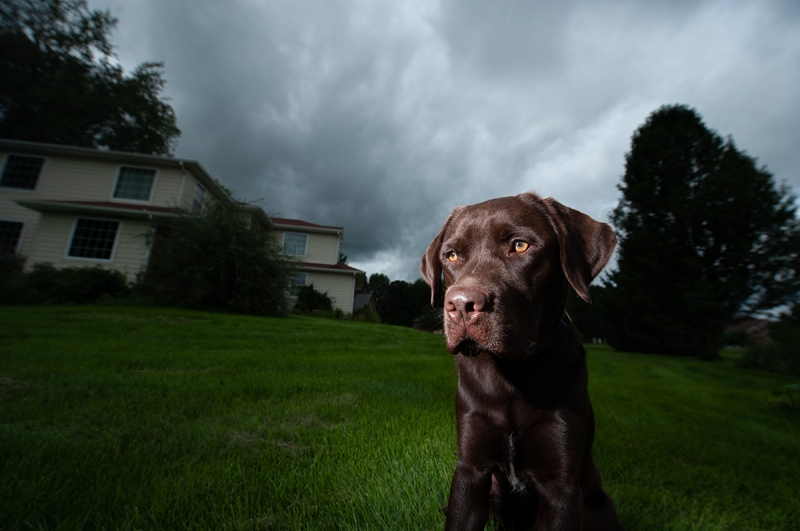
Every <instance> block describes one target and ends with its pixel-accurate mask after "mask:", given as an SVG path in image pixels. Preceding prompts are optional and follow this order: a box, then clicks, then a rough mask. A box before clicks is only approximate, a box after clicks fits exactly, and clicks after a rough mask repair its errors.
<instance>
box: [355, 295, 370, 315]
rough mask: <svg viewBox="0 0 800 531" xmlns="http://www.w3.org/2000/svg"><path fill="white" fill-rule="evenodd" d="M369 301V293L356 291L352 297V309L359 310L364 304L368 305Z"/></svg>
mask: <svg viewBox="0 0 800 531" xmlns="http://www.w3.org/2000/svg"><path fill="white" fill-rule="evenodd" d="M371 301H372V294H371V293H356V296H355V298H354V299H353V311H356V310H360V309H361V308H363V307H364V306H370V302H371Z"/></svg>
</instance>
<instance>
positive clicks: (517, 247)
mask: <svg viewBox="0 0 800 531" xmlns="http://www.w3.org/2000/svg"><path fill="white" fill-rule="evenodd" d="M528 247H530V245H529V244H528V242H524V241H522V240H514V252H515V253H524V252H525V251H527V250H528Z"/></svg>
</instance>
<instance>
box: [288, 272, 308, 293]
mask: <svg viewBox="0 0 800 531" xmlns="http://www.w3.org/2000/svg"><path fill="white" fill-rule="evenodd" d="M307 282H308V274H307V273H295V274H294V275H292V278H291V280H290V281H289V296H290V297H297V295H298V294H299V293H300V288H302V287H303V286H305V285H306V283H307Z"/></svg>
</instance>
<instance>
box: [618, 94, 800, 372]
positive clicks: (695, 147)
mask: <svg viewBox="0 0 800 531" xmlns="http://www.w3.org/2000/svg"><path fill="white" fill-rule="evenodd" d="M619 189H620V191H621V192H622V198H621V199H620V202H619V204H618V205H617V207H616V208H615V209H614V211H613V214H612V221H613V223H614V226H615V228H616V230H617V235H618V236H619V247H618V249H619V255H618V269H617V270H616V271H614V272H613V273H612V274H611V275H610V276H609V279H608V283H607V287H608V288H609V289H608V290H606V292H605V295H606V297H605V299H606V300H605V301H604V304H605V308H606V312H607V314H606V326H607V331H608V340H609V343H610V344H611V345H612V346H614V347H616V348H619V349H624V350H635V351H641V352H655V353H664V354H678V355H696V356H699V357H702V358H713V357H715V356H716V355H717V351H718V350H719V347H720V346H721V338H722V333H723V329H724V327H725V325H727V324H728V323H730V322H731V320H732V319H734V318H736V317H740V316H744V315H748V314H753V313H758V312H763V311H765V310H768V309H771V308H775V307H777V306H781V305H784V304H787V303H789V302H791V301H793V300H795V299H796V297H797V294H798V291H800V276H798V272H800V256H799V253H800V225H798V220H797V216H796V207H795V196H794V195H793V194H792V193H790V190H789V188H788V187H787V186H786V185H785V184H783V185H781V186H776V185H775V183H774V181H773V177H772V175H771V174H770V173H769V172H768V171H767V170H766V169H765V168H758V167H757V166H756V161H755V159H753V158H751V157H749V156H748V155H747V154H745V153H743V152H741V151H739V150H738V149H737V148H736V146H735V145H734V143H733V140H732V139H731V138H728V139H727V140H723V139H722V138H720V137H719V136H718V135H717V134H716V133H714V132H712V131H710V130H709V129H707V128H706V126H705V124H704V123H703V121H702V119H701V118H700V116H699V115H698V114H697V113H696V111H694V110H693V109H690V108H688V107H686V106H683V105H674V106H665V107H662V108H660V109H658V110H657V111H656V112H654V113H653V114H651V115H650V117H649V118H648V119H647V121H646V122H645V123H644V125H642V126H641V127H639V129H638V130H637V131H636V132H635V133H634V135H633V139H632V142H631V151H630V152H629V153H628V154H627V155H626V161H625V175H624V176H623V178H622V183H621V184H620V185H619Z"/></svg>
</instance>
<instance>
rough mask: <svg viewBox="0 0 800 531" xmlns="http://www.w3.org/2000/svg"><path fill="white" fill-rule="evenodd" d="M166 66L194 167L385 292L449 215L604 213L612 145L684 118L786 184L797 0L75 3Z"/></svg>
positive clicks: (794, 114) (793, 154)
mask: <svg viewBox="0 0 800 531" xmlns="http://www.w3.org/2000/svg"><path fill="white" fill-rule="evenodd" d="M89 5H90V7H91V8H93V9H98V8H99V9H109V10H110V11H111V14H112V15H114V16H115V17H117V18H118V19H119V24H118V26H117V29H116V31H115V32H114V34H113V35H112V42H113V43H114V44H115V46H116V52H117V54H118V57H119V60H120V62H121V63H122V65H123V67H125V69H126V71H130V70H132V69H133V68H134V67H135V66H136V65H138V64H140V63H142V62H145V61H163V62H164V63H165V67H166V70H165V77H166V80H167V86H166V89H165V95H166V96H167V97H169V98H171V104H172V106H173V107H174V109H175V112H176V114H177V117H178V126H179V127H180V129H181V131H182V135H181V137H180V139H179V142H178V147H177V150H176V156H178V157H181V158H186V159H192V160H197V161H198V162H200V164H201V165H202V166H204V167H205V168H206V169H207V170H208V171H209V172H210V173H211V174H212V175H213V176H214V177H216V178H217V179H218V180H219V181H220V182H222V183H223V184H224V185H225V186H227V187H228V188H230V189H232V190H233V192H234V195H235V196H236V197H237V198H238V199H243V200H248V201H254V200H259V199H261V200H263V202H262V203H261V204H262V206H263V207H264V209H265V210H266V211H267V212H268V213H269V214H270V215H273V216H280V217H289V218H298V219H303V220H306V221H310V222H313V223H319V224H323V225H337V226H342V227H344V229H345V246H344V252H345V253H346V254H347V255H348V256H349V263H350V265H352V266H354V267H358V268H359V269H363V270H365V271H366V272H367V273H368V274H372V273H378V272H379V273H385V274H387V275H389V277H390V278H391V279H393V280H395V279H406V280H414V279H416V278H418V277H419V274H418V267H419V258H420V257H421V255H422V253H423V252H424V251H425V249H426V247H427V246H428V244H429V243H430V241H431V239H432V238H433V237H434V236H435V235H436V233H437V232H438V230H439V228H440V227H441V224H442V222H443V221H444V219H445V217H446V216H447V214H448V213H449V212H450V210H451V209H452V208H453V207H454V206H456V205H460V204H470V203H476V202H480V201H483V200H486V199H490V198H492V197H498V196H504V195H514V194H518V193H520V192H524V191H526V190H533V191H536V192H538V193H539V194H541V195H544V196H552V197H555V198H556V199H557V200H559V201H561V202H562V203H564V204H566V205H569V206H572V207H574V208H577V209H579V210H582V211H584V212H586V213H588V214H590V215H591V216H593V217H595V218H596V219H599V220H603V221H606V220H607V219H608V215H609V213H610V211H611V210H612V209H613V208H614V206H615V205H616V204H617V201H618V199H619V195H620V194H619V191H618V190H617V184H618V183H619V181H620V177H621V175H622V174H623V172H624V157H625V153H626V152H627V151H628V150H629V148H630V137H631V134H632V133H633V131H634V130H635V129H636V128H637V127H638V126H639V125H641V124H642V123H643V122H644V120H645V119H646V118H647V116H648V115H649V114H650V113H651V112H653V111H654V110H656V109H657V108H658V107H660V106H661V105H664V104H674V103H682V104H687V105H689V106H691V107H693V108H695V109H696V110H697V111H698V112H699V113H700V115H701V116H702V117H703V118H704V120H705V122H706V124H707V126H708V127H710V128H711V129H714V130H716V131H717V132H718V133H719V134H721V135H722V136H725V137H727V136H729V135H730V136H732V137H733V138H734V141H735V142H736V144H737V146H738V147H739V148H740V149H743V150H745V151H747V152H748V154H750V155H751V156H754V157H756V158H758V161H759V164H761V165H765V166H767V168H768V169H769V170H770V171H771V172H772V173H773V174H774V175H775V178H776V180H778V181H786V182H788V183H789V184H790V185H792V187H793V188H794V189H795V190H800V2H796V1H794V0H785V1H769V0H753V1H735V0H725V1H689V0H665V1H662V2H655V1H654V2H633V1H630V2H622V1H620V2H606V1H596V0H595V1H592V0H585V1H575V2H571V1H563V0H562V1H561V2H549V1H548V2H544V1H539V2H535V1H530V0H528V1H502V0H491V1H490V0H487V1H456V0H438V1H437V0H426V1H415V0H402V1H400V0H388V1H368V0H318V1H315V0H309V1H305V0H286V1H265V0H252V1H248V0H185V1H179V0H168V1H165V0H136V1H130V0H127V1H122V0H89Z"/></svg>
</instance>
